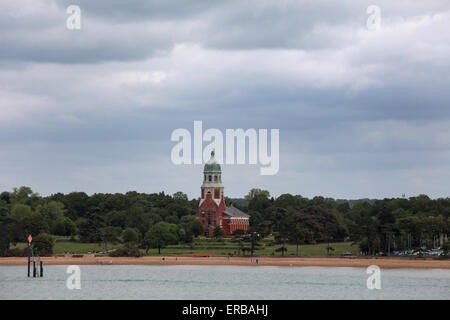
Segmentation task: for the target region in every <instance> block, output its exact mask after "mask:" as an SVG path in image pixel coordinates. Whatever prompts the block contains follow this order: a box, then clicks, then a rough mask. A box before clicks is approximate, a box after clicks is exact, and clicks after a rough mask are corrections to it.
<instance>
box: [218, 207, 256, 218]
mask: <svg viewBox="0 0 450 320" xmlns="http://www.w3.org/2000/svg"><path fill="white" fill-rule="evenodd" d="M223 213H224V214H226V215H228V216H230V217H242V218H249V217H250V216H249V215H248V214H246V213H245V212H242V211H241V210H239V209H238V208H236V207H233V206H230V207H227V208H226V209H225V211H224V212H223Z"/></svg>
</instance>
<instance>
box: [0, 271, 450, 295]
mask: <svg viewBox="0 0 450 320" xmlns="http://www.w3.org/2000/svg"><path fill="white" fill-rule="evenodd" d="M80 268H81V289H80V290H69V289H67V287H66V280H67V278H68V277H69V274H67V273H66V269H67V266H46V267H45V270H44V271H45V277H44V278H27V277H26V272H27V270H26V266H0V299H171V300H172V299H173V300H176V299H207V300H211V299H225V300H233V299H257V300H259V299H271V300H272V299H445V300H449V299H450V270H439V269H435V270H418V269H382V270H381V286H382V289H381V290H369V289H367V287H366V280H367V277H368V275H367V274H366V270H365V269H363V268H328V267H291V268H288V267H265V266H264V267H254V266H252V267H244V266H80Z"/></svg>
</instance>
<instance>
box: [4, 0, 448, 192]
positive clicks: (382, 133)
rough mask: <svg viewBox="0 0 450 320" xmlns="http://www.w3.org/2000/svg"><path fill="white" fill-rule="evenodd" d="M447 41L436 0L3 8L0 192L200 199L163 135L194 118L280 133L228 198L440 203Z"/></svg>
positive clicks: (49, 3) (227, 170) (189, 171)
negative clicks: (273, 167)
mask: <svg viewBox="0 0 450 320" xmlns="http://www.w3.org/2000/svg"><path fill="white" fill-rule="evenodd" d="M71 4H76V5H79V6H80V8H81V30H68V29H67V28H66V19H67V17H68V16H69V14H67V13H66V8H67V7H68V6H69V5H71ZM372 4H375V5H377V6H379V7H380V9H381V25H380V28H378V29H377V30H368V28H367V26H366V21H367V19H368V18H369V14H367V13H366V9H367V7H368V6H369V5H372ZM449 30H450V2H449V1H448V0H430V1H406V0H398V1H392V0H387V1H385V0H383V1H377V2H376V3H375V2H372V1H331V0H330V1H318V0H309V1H300V0H270V1H267V0H248V1H247V0H222V1H214V0H176V1H175V0H173V1H171V0H158V1H148V0H142V1H140V0H128V1H123V0H108V1H107V0H95V1H92V0H85V1H81V0H78V1H77V0H70V1H68V0H17V1H9V0H0V190H2V191H3V190H11V189H12V188H13V187H19V186H22V185H26V186H30V187H31V188H32V189H33V190H34V191H36V192H38V193H40V194H42V195H49V194H52V193H56V192H64V193H68V192H71V191H85V192H87V193H89V194H92V193H96V192H103V193H114V192H126V191H129V190H136V191H139V192H148V193H151V192H160V191H165V192H167V193H170V194H172V193H174V192H176V191H183V192H185V193H187V194H188V195H189V197H198V196H199V195H200V185H201V182H202V170H203V167H202V166H201V165H179V166H177V165H174V164H173V163H172V162H171V159H170V154H171V149H172V147H173V146H174V145H175V143H174V142H172V141H171V140H170V136H171V133H172V131H173V130H175V129H177V128H186V129H188V130H190V131H191V132H193V121H194V120H202V121H203V127H204V129H207V128H218V129H220V130H222V131H223V132H224V131H225V129H227V128H230V129H235V128H243V129H248V128H267V129H271V128H275V129H280V170H279V172H278V174H276V175H273V176H261V175H260V174H259V168H260V166H259V165H223V166H222V170H223V182H224V185H225V193H226V195H228V196H230V197H242V196H244V195H245V194H246V193H247V192H248V191H249V190H250V189H251V188H254V187H259V188H264V189H267V190H269V191H270V192H271V194H272V195H274V196H278V195H280V194H283V193H287V192H289V193H292V194H301V195H303V196H307V197H313V196H315V195H322V196H329V197H334V198H348V199H355V198H362V197H370V198H383V197H398V196H401V195H402V194H403V193H405V194H406V196H407V197H409V196H414V195H418V194H427V195H429V196H430V197H433V198H436V197H447V196H449V191H450V105H449V101H450V100H449V96H450V32H449Z"/></svg>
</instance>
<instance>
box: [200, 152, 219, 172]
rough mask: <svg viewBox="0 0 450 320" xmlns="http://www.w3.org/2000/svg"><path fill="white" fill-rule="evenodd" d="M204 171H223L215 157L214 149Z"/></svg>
mask: <svg viewBox="0 0 450 320" xmlns="http://www.w3.org/2000/svg"><path fill="white" fill-rule="evenodd" d="M203 173H222V169H221V168H220V164H219V163H218V162H217V161H216V159H215V158H214V150H213V151H212V152H211V158H210V159H209V160H208V162H206V163H205V168H204V170H203Z"/></svg>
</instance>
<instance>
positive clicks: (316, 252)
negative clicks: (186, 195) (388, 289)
mask: <svg viewBox="0 0 450 320" xmlns="http://www.w3.org/2000/svg"><path fill="white" fill-rule="evenodd" d="M55 238H56V243H55V247H54V250H53V251H54V253H55V254H62V253H64V251H68V252H71V253H88V252H101V251H102V250H103V244H99V243H79V242H73V241H69V238H68V237H55ZM243 244H244V246H245V247H249V246H250V244H249V243H248V242H243ZM260 244H261V246H260V248H259V249H258V250H257V251H256V252H255V254H256V255H269V256H271V255H281V253H280V252H275V250H276V249H277V248H280V247H281V245H279V244H277V245H271V239H265V240H263V241H261V242H260ZM25 246H26V244H25V243H19V244H17V247H19V248H24V247H25ZM119 246H120V244H109V248H110V249H113V248H117V247H119ZM286 247H287V249H288V251H287V253H285V255H295V253H296V248H295V245H290V244H288V245H286ZM326 247H327V244H326V243H320V244H309V245H301V246H300V247H299V255H300V256H325V255H326V254H327V251H326ZM331 247H333V248H335V251H331V252H330V255H332V256H339V255H340V254H341V253H342V252H343V251H348V252H351V253H353V254H357V252H358V248H357V246H356V245H353V246H352V245H351V243H350V242H336V243H332V244H331ZM237 248H238V244H237V242H235V241H232V240H231V239H223V240H222V241H216V240H214V239H205V238H203V239H201V238H198V239H195V240H194V243H193V246H191V245H189V244H179V245H171V246H168V247H166V248H163V249H162V250H161V254H166V255H167V254H179V255H188V254H191V253H205V252H210V253H213V254H215V255H226V254H228V253H232V254H235V252H237ZM143 252H144V251H143ZM156 253H157V250H156V249H151V250H150V251H149V254H156Z"/></svg>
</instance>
